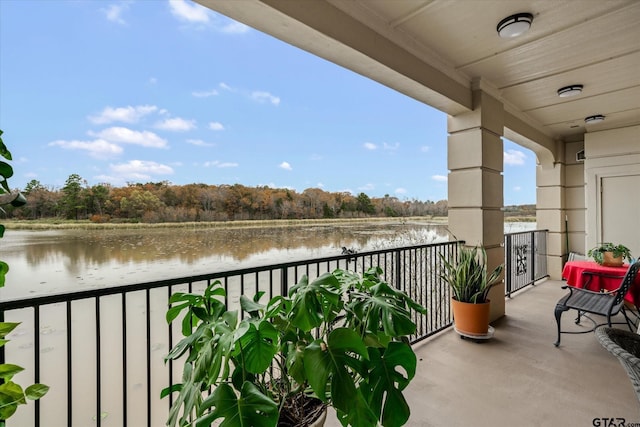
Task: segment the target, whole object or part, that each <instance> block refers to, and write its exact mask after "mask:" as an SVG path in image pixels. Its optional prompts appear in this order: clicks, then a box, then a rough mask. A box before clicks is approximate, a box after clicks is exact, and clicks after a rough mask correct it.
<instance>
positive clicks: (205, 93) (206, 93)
mask: <svg viewBox="0 0 640 427" xmlns="http://www.w3.org/2000/svg"><path fill="white" fill-rule="evenodd" d="M218 94H219V92H218V91H217V90H215V89H211V90H203V91H194V92H191V95H193V96H195V97H196V98H208V97H210V96H216V95H218Z"/></svg>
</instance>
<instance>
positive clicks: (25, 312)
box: [0, 242, 459, 427]
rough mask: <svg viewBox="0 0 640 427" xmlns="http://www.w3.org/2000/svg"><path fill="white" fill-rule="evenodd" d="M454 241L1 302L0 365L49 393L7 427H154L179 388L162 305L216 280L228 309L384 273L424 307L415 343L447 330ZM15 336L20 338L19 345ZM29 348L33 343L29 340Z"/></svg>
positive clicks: (172, 335)
mask: <svg viewBox="0 0 640 427" xmlns="http://www.w3.org/2000/svg"><path fill="white" fill-rule="evenodd" d="M458 243H459V242H447V243H437V244H430V245H419V246H411V247H403V248H395V249H385V250H376V251H371V252H362V253H356V254H349V255H341V256H335V257H327V258H321V259H314V260H305V261H298V262H291V263H283V264H276V265H270V266H264V267H257V268H246V269H239V270H233V271H226V272H219V273H211V274H205V275H199V276H192V277H183V278H177V279H169V280H162V281H155V282H147V283H138V284H133V285H126V286H115V287H110V288H101V289H95V290H87V291H80V292H73V293H66V294H60V295H48V296H42V297H37V298H25V299H21V300H14V301H5V302H0V321H13V322H21V325H20V326H19V327H18V328H17V329H16V331H14V334H16V335H17V337H16V338H14V339H13V340H12V343H10V345H8V346H6V347H3V348H1V349H0V350H4V351H2V352H0V363H4V361H5V358H6V360H7V361H15V362H16V363H18V364H20V365H21V366H23V367H24V368H25V371H24V373H21V374H19V375H18V376H17V377H16V382H18V383H20V384H31V383H33V382H42V383H44V384H47V385H49V386H50V391H49V393H48V394H47V395H46V396H45V398H44V399H42V400H39V401H35V402H29V403H28V405H26V406H21V408H20V409H19V410H18V412H17V413H16V414H15V416H14V417H13V418H11V419H10V420H9V421H8V423H7V425H8V426H9V427H12V426H35V427H40V426H55V427H63V426H69V427H71V426H85V425H96V426H98V427H99V426H101V425H118V426H122V427H126V426H135V427H141V426H161V425H164V424H165V421H166V419H167V414H168V411H169V407H170V405H171V400H170V399H163V400H161V399H160V391H161V390H162V389H163V388H165V387H167V386H168V385H170V384H173V383H176V382H180V374H181V371H182V370H181V367H180V366H177V364H174V363H167V364H165V363H164V360H163V358H164V356H165V355H166V354H167V353H168V352H169V349H170V348H172V346H173V345H174V344H175V343H177V341H178V340H179V339H180V338H181V334H180V325H179V324H177V323H179V322H175V323H176V324H174V325H171V326H169V325H167V322H166V320H165V314H166V311H167V307H168V299H169V297H170V296H171V295H172V294H173V293H174V292H178V291H181V292H199V291H203V290H204V289H205V287H206V286H207V285H209V284H210V283H212V282H213V281H215V280H220V281H221V282H222V284H223V286H224V288H225V290H226V291H227V296H226V297H225V303H226V304H227V305H229V306H234V305H238V306H239V298H240V295H243V294H247V295H251V296H252V295H253V294H255V293H257V292H258V291H264V292H265V293H266V295H265V297H266V298H271V297H273V296H276V295H282V294H286V293H287V292H288V288H289V286H292V285H293V284H295V283H297V282H298V281H299V280H300V278H301V277H302V276H303V275H307V276H308V277H309V278H310V279H313V278H315V277H317V276H319V275H321V274H323V273H325V272H329V271H333V270H334V269H336V268H345V269H349V270H353V271H358V272H362V271H364V270H366V269H367V268H369V267H371V266H379V267H381V268H382V269H383V272H384V278H385V280H386V281H387V282H389V283H390V284H391V285H393V286H395V287H397V288H399V289H401V290H403V291H405V292H406V293H407V294H409V296H410V297H411V298H413V299H414V300H416V301H417V302H418V303H420V304H422V305H424V306H425V307H426V308H427V310H428V312H427V315H425V316H421V315H416V317H415V318H414V320H415V322H416V323H417V325H418V330H417V332H416V335H415V336H412V337H411V340H412V342H417V341H420V340H423V339H425V338H427V337H429V336H431V335H433V334H435V333H437V332H439V331H441V330H443V329H445V328H447V327H449V326H450V325H451V324H452V318H451V315H450V310H449V300H450V290H449V287H448V285H447V284H446V283H445V282H444V281H442V279H441V278H440V277H439V275H438V273H437V269H436V268H434V267H435V266H436V265H437V264H438V263H439V258H440V255H444V256H445V257H448V258H449V259H455V257H456V254H457V247H458ZM21 338H25V339H24V340H21ZM29 340H30V341H29Z"/></svg>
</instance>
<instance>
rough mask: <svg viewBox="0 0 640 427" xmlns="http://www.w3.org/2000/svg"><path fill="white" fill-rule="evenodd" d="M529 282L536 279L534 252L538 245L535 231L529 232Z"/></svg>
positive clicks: (536, 250) (532, 282) (533, 281)
mask: <svg viewBox="0 0 640 427" xmlns="http://www.w3.org/2000/svg"><path fill="white" fill-rule="evenodd" d="M530 235H531V284H534V283H535V281H536V253H537V252H538V246H537V245H536V232H535V231H532V232H531V234H530Z"/></svg>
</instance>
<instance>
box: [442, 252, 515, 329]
mask: <svg viewBox="0 0 640 427" xmlns="http://www.w3.org/2000/svg"><path fill="white" fill-rule="evenodd" d="M440 257H441V260H442V263H441V267H442V272H441V274H440V277H441V278H442V279H443V280H444V281H445V282H447V283H448V284H449V286H450V287H451V292H452V295H451V309H452V311H453V321H454V325H455V328H456V331H458V332H459V333H461V334H463V335H471V336H474V335H475V336H481V335H486V334H487V332H488V330H489V312H490V300H489V299H488V295H489V291H490V290H491V288H492V287H493V286H495V285H496V284H498V283H499V281H500V280H501V277H500V276H501V274H502V270H503V268H504V264H500V265H498V266H497V267H496V268H495V269H494V270H493V271H492V272H491V274H488V272H487V270H488V269H487V264H486V259H487V253H486V251H485V250H484V248H479V247H477V246H475V247H465V246H462V247H460V249H459V251H458V257H457V258H458V259H457V261H454V260H451V259H448V258H447V257H445V256H444V255H441V256H440Z"/></svg>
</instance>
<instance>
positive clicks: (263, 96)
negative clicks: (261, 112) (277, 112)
mask: <svg viewBox="0 0 640 427" xmlns="http://www.w3.org/2000/svg"><path fill="white" fill-rule="evenodd" d="M250 97H251V99H253V100H254V101H257V102H270V103H271V104H273V105H279V104H280V98H278V97H277V96H274V95H272V94H270V93H269V92H265V91H260V90H256V91H253V92H251V95H250Z"/></svg>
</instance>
